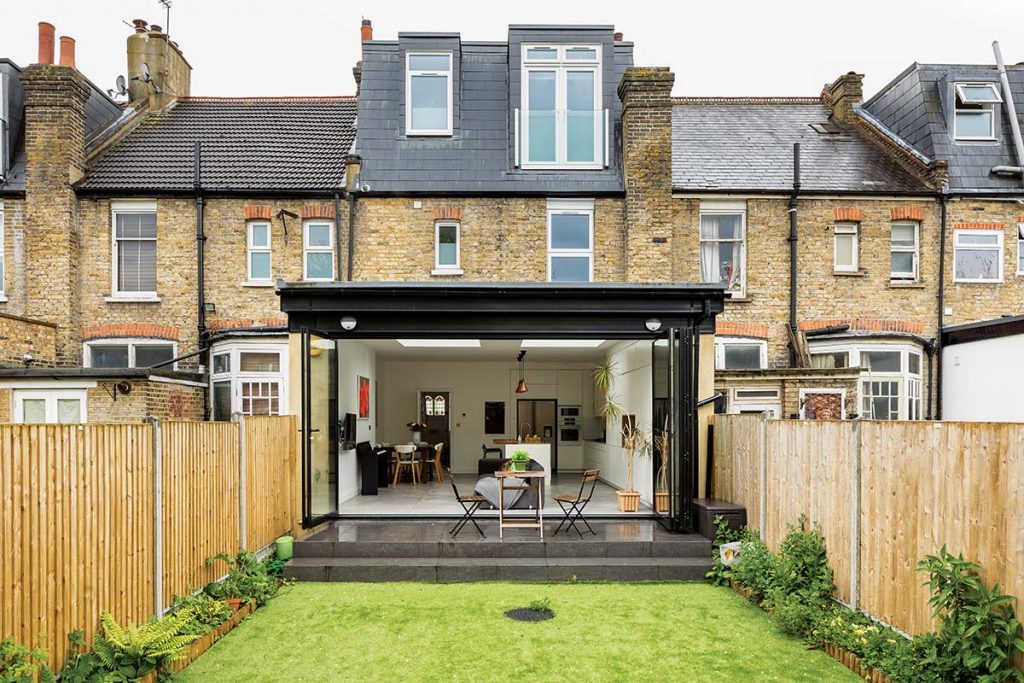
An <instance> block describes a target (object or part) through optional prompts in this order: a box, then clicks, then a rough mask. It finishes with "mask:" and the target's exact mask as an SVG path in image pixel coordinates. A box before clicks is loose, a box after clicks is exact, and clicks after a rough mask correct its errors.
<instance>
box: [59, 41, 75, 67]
mask: <svg viewBox="0 0 1024 683" xmlns="http://www.w3.org/2000/svg"><path fill="white" fill-rule="evenodd" d="M60 65H61V66H70V67H71V68H72V69H74V68H75V39H74V38H72V37H71V36H61V37H60Z"/></svg>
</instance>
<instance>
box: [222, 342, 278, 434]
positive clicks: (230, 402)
mask: <svg viewBox="0 0 1024 683" xmlns="http://www.w3.org/2000/svg"><path fill="white" fill-rule="evenodd" d="M287 356H288V346H287V344H221V345H218V346H215V347H214V349H213V361H212V365H213V367H212V370H213V371H212V372H211V373H210V376H211V382H210V393H211V397H210V403H211V408H212V418H213V419H214V420H221V421H223V420H230V419H231V415H232V413H241V414H243V415H285V414H287V412H288V410H287V408H288V406H287V401H288V399H287V386H286V383H285V377H286V375H287Z"/></svg>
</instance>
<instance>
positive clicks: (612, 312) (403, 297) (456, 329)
mask: <svg viewBox="0 0 1024 683" xmlns="http://www.w3.org/2000/svg"><path fill="white" fill-rule="evenodd" d="M277 293H278V295H279V296H280V297H281V310H282V311H284V312H285V313H286V314H287V315H288V330H289V332H304V333H305V334H306V336H305V337H304V341H303V361H302V372H303V381H304V382H305V381H306V380H305V377H306V373H307V372H308V371H309V362H308V351H309V349H308V346H309V339H308V335H309V334H315V335H317V336H323V337H326V338H331V339H335V340H339V339H389V338H390V339H394V338H408V337H413V338H435V339H460V338H463V339H464V338H477V339H510V338H517V339H519V338H526V337H528V338H547V339H588V338H589V339H594V338H597V339H609V340H614V339H647V340H653V339H655V338H656V337H657V336H659V335H660V334H663V333H664V331H665V330H666V329H675V330H678V331H679V333H680V334H679V344H678V353H677V354H675V356H676V357H675V359H674V360H675V362H676V363H677V365H676V367H677V368H678V369H679V372H677V373H676V374H675V377H674V379H675V382H674V386H673V389H675V391H674V392H673V398H672V405H673V407H674V409H675V410H674V412H675V413H676V414H677V416H678V430H677V431H676V435H677V436H678V438H677V439H676V440H675V445H674V447H673V450H674V451H676V453H677V454H678V462H679V464H680V469H679V479H678V481H679V490H678V498H679V501H678V504H677V505H676V506H675V507H672V508H670V509H671V514H670V515H669V520H668V525H669V526H670V528H672V529H673V530H678V531H690V530H692V529H693V528H694V511H693V499H694V498H695V494H696V491H697V486H698V476H697V473H698V470H699V457H698V455H699V454H698V449H697V444H698V435H697V428H698V424H699V422H698V418H697V407H698V402H699V397H698V396H697V393H696V392H697V389H698V378H699V371H700V368H699V353H700V337H699V335H700V334H705V333H714V325H715V316H716V315H717V314H718V313H720V312H721V311H722V310H723V307H724V298H725V294H724V287H722V286H721V285H694V284H632V283H582V284H554V283H482V282H462V283H447V282H445V283H440V282H323V283H320V282H317V283H309V282H300V283H285V282H283V281H278V288H277ZM338 354H339V356H340V350H339V351H338ZM339 363H340V358H339ZM307 394H308V392H307V391H305V387H304V391H303V414H304V418H303V422H302V425H303V431H304V436H308V434H309V430H310V429H311V428H312V425H311V424H310V419H311V418H310V416H309V412H310V411H309V397H308V395H307ZM304 443H306V444H307V445H306V446H305V447H304V448H305V449H308V438H305V439H304ZM304 453H306V450H304ZM309 476H310V473H309V471H308V463H307V462H306V457H305V455H304V458H303V487H302V491H303V523H304V525H307V522H308V523H309V524H308V525H313V524H315V523H317V522H318V521H319V518H317V519H314V518H312V516H311V514H309V513H310V510H309V504H310V501H309V494H310V492H311V489H310V485H311V482H310V481H309Z"/></svg>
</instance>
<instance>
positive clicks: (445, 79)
mask: <svg viewBox="0 0 1024 683" xmlns="http://www.w3.org/2000/svg"><path fill="white" fill-rule="evenodd" d="M405 134H406V135H451V134H452V53H451V52H408V53H406V64H405Z"/></svg>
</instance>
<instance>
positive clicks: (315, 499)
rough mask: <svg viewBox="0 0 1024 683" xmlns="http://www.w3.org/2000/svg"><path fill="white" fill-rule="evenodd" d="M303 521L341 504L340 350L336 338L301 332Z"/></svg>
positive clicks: (307, 523)
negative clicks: (339, 486) (339, 453)
mask: <svg viewBox="0 0 1024 683" xmlns="http://www.w3.org/2000/svg"><path fill="white" fill-rule="evenodd" d="M302 436H303V439H302V444H303V446H302V524H303V526H304V527H307V528H308V527H311V526H314V525H316V524H318V523H319V522H320V521H321V520H322V519H323V518H324V517H326V516H328V515H331V514H333V513H335V512H336V511H337V506H338V350H337V343H336V342H335V341H334V340H333V339H328V338H326V337H322V336H318V335H316V334H313V333H311V332H308V331H306V332H303V333H302Z"/></svg>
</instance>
